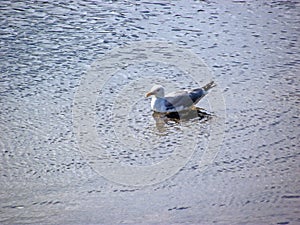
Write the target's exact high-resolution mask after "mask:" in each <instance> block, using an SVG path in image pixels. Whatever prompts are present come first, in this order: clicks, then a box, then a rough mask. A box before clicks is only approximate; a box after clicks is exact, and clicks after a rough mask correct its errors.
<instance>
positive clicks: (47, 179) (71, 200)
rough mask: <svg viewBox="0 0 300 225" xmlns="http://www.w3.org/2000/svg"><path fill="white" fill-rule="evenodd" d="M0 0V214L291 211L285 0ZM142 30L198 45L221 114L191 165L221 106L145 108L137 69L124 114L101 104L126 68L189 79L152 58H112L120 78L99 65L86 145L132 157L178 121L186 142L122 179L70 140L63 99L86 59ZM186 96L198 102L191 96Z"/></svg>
mask: <svg viewBox="0 0 300 225" xmlns="http://www.w3.org/2000/svg"><path fill="white" fill-rule="evenodd" d="M0 10H1V13H0V31H1V34H0V35H1V36H0V42H1V45H0V48H1V49H0V71H1V75H0V76H1V78H0V115H1V117H0V150H1V157H0V160H1V161H0V184H1V188H0V223H1V224H28V223H29V224H33V223H43V224H87V223H106V224H107V223H111V224H116V223H118V224H119V223H132V224H142V223H144V224H150V223H153V224H170V223H200V224H212V223H216V224H299V223H300V217H299V215H300V188H299V187H300V180H299V172H300V168H299V155H300V151H299V149H300V146H299V135H300V131H299V113H300V112H299V111H300V110H299V77H300V76H299V75H300V72H299V71H300V70H299V69H300V46H299V41H298V37H299V34H300V27H299V24H300V4H299V2H298V1H276V0H275V1H257V2H250V1H249V2H246V1H225V0H224V1H223V0H222V1H189V0H187V1H183V0H182V1H181V0H179V1H174V2H166V1H155V2H153V1H125V2H123V1H112V2H110V1H103V2H100V1H99V2H98V1H97V2H93V1H76V2H73V3H72V4H66V3H65V2H63V1H55V2H53V3H47V2H45V1H22V2H13V1H1V5H0ZM144 40H160V41H169V42H172V43H174V44H176V45H178V46H181V47H183V48H186V49H190V50H192V51H193V52H194V53H196V54H197V55H198V56H199V57H200V58H202V59H203V60H204V62H205V63H206V64H207V66H208V67H209V68H210V69H211V71H212V72H213V74H214V75H213V79H214V80H215V82H216V83H217V84H218V90H220V91H221V93H222V96H223V97H224V100H225V107H226V121H225V122H224V125H225V133H224V139H223V142H222V145H221V146H220V148H218V154H217V155H216V157H215V159H214V161H213V162H212V163H211V164H210V165H208V167H207V168H206V169H205V170H200V169H199V164H198V162H199V160H198V159H199V158H201V156H202V154H204V153H203V152H204V151H205V149H206V146H207V145H208V142H209V140H210V134H211V133H210V128H211V127H212V126H213V125H214V123H216V118H220V116H221V115H218V114H217V113H216V115H214V116H213V118H212V119H207V120H199V119H193V120H188V121H185V122H183V123H182V124H177V123H175V122H172V121H169V122H168V123H167V124H165V123H164V122H159V121H158V122H157V121H155V118H153V117H152V113H151V111H150V109H149V106H150V100H149V99H144V98H142V97H141V96H143V95H144V94H145V92H146V91H148V89H149V88H150V87H151V85H152V83H150V82H148V83H145V84H144V86H142V85H140V86H137V87H138V88H136V89H135V93H136V94H137V96H139V97H138V98H137V99H136V101H134V102H132V105H130V107H131V109H130V111H131V113H130V114H129V115H128V116H129V117H128V118H122V117H120V118H118V117H117V116H116V115H115V114H112V112H111V111H109V110H108V109H110V107H111V105H113V103H114V102H115V101H116V96H118V94H119V91H121V90H122V87H125V86H126V84H127V83H128V82H129V81H128V79H127V80H126V79H125V78H126V77H130V76H131V74H138V75H136V76H132V77H131V78H130V79H132V80H133V81H135V79H136V81H137V80H138V77H143V76H144V77H151V76H154V75H155V76H156V79H162V80H163V79H167V80H169V81H170V82H173V84H174V85H175V84H176V88H184V87H189V88H191V87H195V85H196V84H195V83H194V81H192V80H189V79H188V78H187V79H185V78H183V77H182V74H181V71H180V70H178V69H177V68H176V67H171V66H167V65H162V64H159V63H153V62H149V63H143V64H139V65H133V66H129V67H128V68H126V69H124V70H123V71H119V72H118V74H119V75H120V77H122V76H123V77H124V79H123V80H122V79H116V78H112V79H111V80H110V81H109V82H107V83H106V86H105V88H104V89H103V90H102V91H101V93H99V94H98V98H97V104H96V118H95V124H96V125H95V126H96V130H97V132H98V134H99V137H103V135H107V136H106V139H105V142H104V143H105V145H104V146H97V147H98V148H102V149H105V151H106V152H107V153H108V154H110V155H111V156H112V158H114V159H117V160H119V161H121V162H123V163H124V164H128V165H134V166H145V165H151V164H155V163H158V162H160V161H162V160H164V159H166V158H168V157H171V155H172V153H173V152H174V151H175V150H174V149H175V148H176V147H178V146H179V147H180V143H178V141H180V140H181V137H182V134H183V130H188V133H185V134H187V135H188V137H190V139H191V143H192V142H193V140H195V139H196V140H197V141H198V143H200V145H197V146H198V147H197V148H196V150H195V151H194V153H193V156H192V157H191V159H190V160H189V162H188V163H187V164H186V165H185V166H184V167H183V168H181V169H180V171H179V172H178V173H176V174H175V175H174V176H172V177H171V178H169V179H166V180H164V181H162V182H159V183H157V184H154V185H147V186H140V187H134V186H128V185H122V184H118V183H115V182H112V181H110V180H108V179H105V178H103V177H102V176H101V175H100V174H99V173H98V172H97V171H96V170H95V168H94V167H93V162H92V160H90V159H89V158H88V157H86V156H85V154H84V153H83V152H82V149H80V147H79V146H78V138H77V136H76V134H75V131H74V124H73V121H74V120H73V106H74V98H75V93H76V91H77V89H78V87H79V86H80V81H81V78H82V77H84V76H85V75H86V74H87V71H88V70H89V68H90V66H91V64H92V63H93V62H94V61H95V60H97V59H98V58H100V57H103V56H105V54H106V53H107V52H108V51H110V50H112V49H114V48H115V47H117V46H120V45H124V44H127V43H131V42H134V41H144ZM126 82H127V83H126ZM203 85H204V83H203ZM118 88H119V89H118ZM128 91H129V90H128ZM103 99H107V100H106V101H105V100H104V101H103ZM198 106H199V107H202V108H205V109H206V110H207V111H210V107H209V103H208V102H207V100H205V99H204V100H203V101H202V102H201V103H199V104H198ZM113 107H115V105H114V106H113ZM112 111H113V112H114V110H112ZM212 113H214V112H212ZM112 116H114V117H112ZM112 118H113V119H114V120H112ZM115 121H119V123H118V124H119V125H122V122H121V121H127V122H128V127H129V129H130V130H131V131H132V132H133V133H135V134H136V137H135V138H137V139H140V140H142V141H144V142H147V143H148V147H149V146H154V147H153V148H152V149H151V150H149V151H148V150H147V149H148V148H147V146H144V145H141V146H142V147H141V148H140V150H139V151H136V150H135V149H131V148H128V143H122V144H124V145H123V146H122V147H120V145H118V144H116V140H115V139H114V138H113V137H114V136H113V134H116V135H117V137H118V138H119V139H122V135H125V134H122V133H118V132H119V130H118V129H115V130H113V129H112V126H113V124H114V122H115ZM110 135H111V136H110ZM110 137H111V138H110ZM124 140H125V139H124ZM126 140H127V139H126ZM174 140H175V141H174ZM130 144H132V145H134V144H136V143H133V142H130V141H129V145H130ZM137 145H139V143H137ZM124 146H125V147H124ZM126 146H127V147H126ZM181 147H186V146H181Z"/></svg>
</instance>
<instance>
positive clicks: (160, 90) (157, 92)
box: [146, 85, 165, 98]
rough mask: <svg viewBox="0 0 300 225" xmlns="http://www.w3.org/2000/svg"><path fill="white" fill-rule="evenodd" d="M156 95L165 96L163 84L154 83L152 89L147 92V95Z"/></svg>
mask: <svg viewBox="0 0 300 225" xmlns="http://www.w3.org/2000/svg"><path fill="white" fill-rule="evenodd" d="M151 95H154V96H155V97H157V98H163V97H165V90H164V88H163V87H162V86H161V85H154V86H153V87H152V88H151V90H150V91H149V92H148V93H147V94H146V97H149V96H151Z"/></svg>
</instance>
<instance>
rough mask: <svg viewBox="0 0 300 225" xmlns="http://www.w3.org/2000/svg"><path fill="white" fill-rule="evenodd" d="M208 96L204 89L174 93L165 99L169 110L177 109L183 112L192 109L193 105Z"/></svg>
mask: <svg viewBox="0 0 300 225" xmlns="http://www.w3.org/2000/svg"><path fill="white" fill-rule="evenodd" d="M205 95H206V91H204V90H203V89H202V88H197V89H193V90H191V91H180V92H172V93H170V94H168V95H166V97H165V100H166V102H165V105H166V107H167V110H170V109H177V110H183V109H187V108H189V107H191V106H192V105H193V104H196V103H198V102H199V100H200V99H201V98H202V97H203V96H205Z"/></svg>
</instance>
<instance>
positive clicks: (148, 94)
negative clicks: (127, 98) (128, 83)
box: [145, 91, 154, 98]
mask: <svg viewBox="0 0 300 225" xmlns="http://www.w3.org/2000/svg"><path fill="white" fill-rule="evenodd" d="M153 94H154V93H153V92H151V91H150V92H148V93H146V95H145V97H146V98H148V97H149V96H151V95H153Z"/></svg>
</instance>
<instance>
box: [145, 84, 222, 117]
mask: <svg viewBox="0 0 300 225" xmlns="http://www.w3.org/2000/svg"><path fill="white" fill-rule="evenodd" d="M215 86H216V84H215V83H214V81H211V82H210V83H208V84H206V85H205V86H203V87H202V88H196V89H192V90H183V91H177V92H172V93H169V94H167V95H165V90H164V88H163V86H161V85H154V86H153V87H152V88H151V90H150V91H149V92H148V93H146V98H147V97H149V96H152V100H151V109H152V110H153V111H154V112H159V113H169V112H179V111H183V110H189V109H192V108H193V107H194V106H195V104H197V103H198V102H199V101H200V100H201V99H202V98H203V97H204V96H205V95H207V93H208V90H210V89H211V88H213V87H215Z"/></svg>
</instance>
